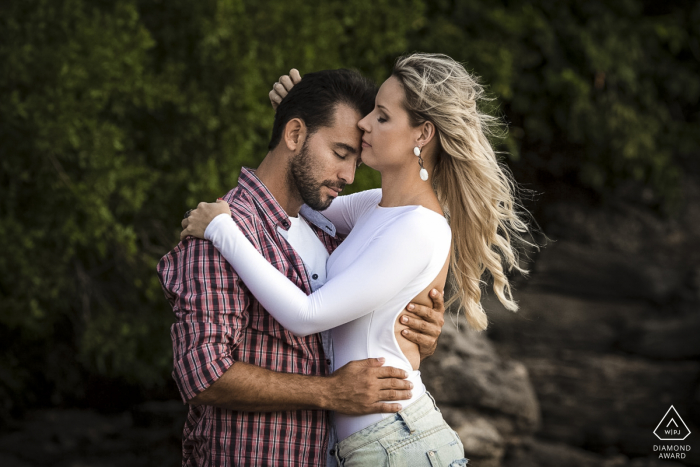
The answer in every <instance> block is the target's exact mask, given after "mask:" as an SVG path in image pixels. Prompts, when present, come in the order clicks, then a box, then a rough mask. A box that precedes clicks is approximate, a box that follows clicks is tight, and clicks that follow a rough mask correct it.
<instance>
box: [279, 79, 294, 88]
mask: <svg viewBox="0 0 700 467" xmlns="http://www.w3.org/2000/svg"><path fill="white" fill-rule="evenodd" d="M279 83H280V84H281V85H282V86H284V89H285V90H286V91H287V92H289V91H290V90H291V89H292V88H293V87H294V83H292V78H290V77H289V75H284V76H281V77H280V80H279Z"/></svg>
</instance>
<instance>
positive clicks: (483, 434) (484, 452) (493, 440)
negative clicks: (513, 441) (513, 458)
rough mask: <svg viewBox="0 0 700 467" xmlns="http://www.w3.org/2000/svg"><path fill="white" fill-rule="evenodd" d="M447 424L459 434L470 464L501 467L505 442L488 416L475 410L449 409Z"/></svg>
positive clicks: (444, 414)
mask: <svg viewBox="0 0 700 467" xmlns="http://www.w3.org/2000/svg"><path fill="white" fill-rule="evenodd" d="M448 409H449V410H448V411H443V416H444V417H445V420H446V421H447V423H448V424H449V425H450V426H451V427H452V428H453V429H454V430H455V431H456V432H457V433H458V434H459V437H460V439H461V440H462V444H464V452H465V455H466V457H467V458H468V459H469V462H470V463H471V464H474V465H478V466H480V467H500V465H501V460H502V458H503V455H504V454H505V440H504V439H503V436H501V434H500V433H499V431H498V429H497V428H496V426H494V425H493V424H492V423H491V421H490V420H489V418H488V417H487V416H484V415H482V414H480V413H479V412H477V411H475V410H470V409H456V408H454V407H449V408H448Z"/></svg>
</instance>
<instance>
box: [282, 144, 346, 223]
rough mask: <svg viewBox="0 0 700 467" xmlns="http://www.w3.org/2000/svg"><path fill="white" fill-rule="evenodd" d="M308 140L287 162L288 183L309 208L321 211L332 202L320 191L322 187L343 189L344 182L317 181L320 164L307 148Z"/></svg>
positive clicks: (331, 199)
mask: <svg viewBox="0 0 700 467" xmlns="http://www.w3.org/2000/svg"><path fill="white" fill-rule="evenodd" d="M307 143H308V140H307V141H304V145H303V146H302V148H301V151H299V153H298V154H296V155H295V156H294V157H292V160H291V161H290V163H289V171H288V178H289V185H290V187H291V188H292V189H293V190H296V192H297V193H298V195H299V197H300V198H301V200H302V201H303V202H304V203H305V204H306V205H308V206H309V207H310V208H312V209H314V210H316V211H323V210H324V209H326V208H328V206H330V205H331V203H332V202H333V198H332V197H330V196H328V195H325V194H323V193H322V191H321V189H322V188H323V187H331V188H338V189H341V190H342V189H343V188H344V187H345V183H344V182H342V181H340V180H339V181H336V182H334V181H332V180H323V181H319V180H318V177H317V176H316V171H317V169H318V167H320V166H321V164H320V163H319V162H318V158H315V157H314V156H313V155H312V153H311V151H309V148H308V145H307Z"/></svg>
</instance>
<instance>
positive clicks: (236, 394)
mask: <svg viewBox="0 0 700 467" xmlns="http://www.w3.org/2000/svg"><path fill="white" fill-rule="evenodd" d="M375 94H376V88H375V87H374V85H372V84H371V83H370V82H369V81H367V80H366V79H365V78H363V77H362V76H361V75H359V74H358V73H355V72H350V71H348V70H332V71H322V72H318V73H311V74H308V75H306V76H305V77H304V80H303V81H302V82H301V83H300V84H297V85H296V86H294V88H293V89H292V90H291V91H290V93H289V95H288V96H287V97H286V98H285V99H284V101H282V103H281V104H280V105H279V107H278V109H277V113H276V116H275V123H274V127H273V132H272V138H271V141H270V145H269V149H270V151H269V152H268V154H267V155H266V156H265V159H264V160H263V161H262V163H261V164H260V166H259V167H258V169H257V170H256V171H255V172H253V171H252V170H250V169H245V168H244V169H243V170H242V171H241V175H240V177H239V183H238V186H237V187H236V188H235V189H233V190H231V191H230V192H229V193H228V194H227V195H226V196H225V197H224V200H225V201H227V202H228V203H229V205H230V208H231V214H232V216H233V217H234V219H235V221H236V223H237V224H238V226H239V227H240V228H241V230H242V231H243V232H244V233H245V234H246V236H247V237H248V239H249V240H250V241H251V242H252V243H253V244H254V245H255V246H256V247H257V249H258V250H259V251H260V252H261V253H262V254H263V255H264V256H265V257H266V258H267V259H268V261H270V262H271V263H272V264H273V265H275V266H276V267H277V268H278V269H279V270H280V271H282V272H283V273H284V274H286V275H287V277H288V278H289V279H290V280H292V281H294V282H295V283H296V284H297V286H298V287H299V288H301V289H302V290H304V291H305V292H306V293H307V294H308V293H311V292H312V291H313V290H315V289H316V288H317V287H320V286H321V285H322V284H323V282H324V281H325V263H326V260H327V258H328V255H329V254H330V253H331V252H332V251H333V250H334V249H335V248H336V247H337V246H338V245H339V244H340V241H341V239H340V238H338V237H337V236H336V235H335V228H334V227H333V225H332V224H331V223H330V222H329V221H328V220H327V219H325V218H324V217H323V215H322V214H320V213H319V212H318V210H322V209H325V208H326V207H328V205H329V204H330V203H331V202H332V200H333V198H334V197H335V196H337V195H338V193H339V192H340V191H342V189H343V187H344V186H345V185H346V184H348V183H352V181H353V179H354V176H355V169H356V168H357V166H358V165H359V163H360V159H359V156H360V151H361V132H360V130H359V129H358V128H357V122H358V121H359V120H360V119H361V118H362V116H363V115H365V114H366V113H368V112H369V111H370V110H371V109H372V107H373V105H374V104H373V103H374V96H375ZM184 224H186V223H184ZM158 274H159V277H160V279H161V283H162V285H163V288H164V290H165V292H166V296H167V298H168V300H169V301H170V303H171V305H172V306H173V311H174V312H175V314H176V317H177V321H176V322H175V324H174V325H173V327H172V331H171V337H172V339H173V351H174V366H175V369H174V371H173V377H174V379H175V381H176V382H177V385H178V388H179V390H180V392H181V394H182V397H183V399H184V400H185V402H187V403H189V404H190V408H189V414H188V418H187V423H186V425H185V429H184V433H183V465H187V466H191V465H192V466H193V465H212V466H248V465H250V466H253V465H254V466H262V465H270V466H302V465H309V466H318V465H327V464H329V463H332V462H333V461H332V460H331V459H332V456H331V457H329V448H330V447H331V446H332V445H333V444H334V441H333V438H332V436H333V434H332V432H331V430H330V423H329V419H328V417H329V414H328V411H329V410H334V411H338V412H342V413H347V414H366V413H378V412H396V411H398V410H400V406H399V404H392V403H390V402H385V401H398V400H405V399H408V398H409V397H410V383H408V382H407V381H404V378H405V377H406V376H407V375H405V373H404V372H403V371H402V370H399V369H395V368H390V367H382V366H381V365H382V360H381V359H368V360H364V361H358V362H351V363H349V364H347V365H345V366H344V367H342V368H340V369H337V370H336V371H335V372H333V373H332V374H330V373H331V370H332V368H333V367H332V360H331V359H332V348H331V343H330V342H329V341H328V336H327V333H324V334H323V335H318V334H316V335H312V336H307V337H295V336H294V335H292V334H291V333H290V332H288V331H286V330H285V329H284V328H282V327H281V326H280V324H279V323H277V321H275V320H274V319H273V318H272V317H271V316H270V315H269V314H268V313H267V312H266V311H265V310H264V309H263V308H262V307H261V306H260V304H259V303H258V302H257V300H255V298H254V297H253V296H252V294H250V293H249V292H248V291H247V290H246V288H245V285H244V284H242V283H241V282H240V280H239V278H238V276H237V275H236V272H235V271H234V270H233V269H232V268H231V267H230V265H229V264H228V263H227V262H226V260H225V259H223V257H221V255H220V254H219V253H218V252H217V251H216V249H215V248H214V247H213V246H212V245H211V244H210V243H209V242H206V241H202V240H198V239H194V238H185V239H184V240H183V241H182V242H181V243H180V244H179V245H178V246H177V247H176V248H175V249H173V250H172V251H171V252H170V253H168V254H167V255H166V256H164V257H163V258H162V260H161V261H160V263H159V265H158ZM358 293H362V291H358ZM435 298H436V304H434V305H433V306H435V307H436V308H437V311H436V310H430V309H426V308H425V307H421V306H419V305H415V306H414V308H413V312H414V313H416V314H417V315H418V316H421V317H423V318H424V319H423V320H419V319H416V318H415V317H411V318H410V319H409V321H408V323H407V324H408V326H410V327H411V328H412V329H413V330H414V331H413V332H411V333H410V334H409V335H408V336H407V337H408V338H409V339H410V340H412V341H414V342H415V343H417V344H419V347H420V349H421V354H422V355H428V354H431V353H432V352H433V351H434V348H435V344H436V339H437V336H438V335H439V333H440V327H441V326H442V323H443V321H442V312H443V311H444V307H443V304H442V295H441V294H436V297H435ZM409 306H410V305H409ZM421 330H423V332H422V333H421Z"/></svg>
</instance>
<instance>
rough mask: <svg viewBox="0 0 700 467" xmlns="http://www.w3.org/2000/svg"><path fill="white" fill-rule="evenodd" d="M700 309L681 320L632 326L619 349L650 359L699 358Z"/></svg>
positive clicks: (654, 321)
mask: <svg viewBox="0 0 700 467" xmlns="http://www.w3.org/2000/svg"><path fill="white" fill-rule="evenodd" d="M698 336H700V310H699V311H698V312H696V313H693V314H686V315H684V316H680V317H674V316H670V317H667V318H665V319H650V320H645V321H642V322H639V323H633V324H632V325H631V326H630V329H628V330H627V331H626V333H625V335H624V336H623V337H622V339H621V342H620V348H621V349H623V350H625V351H627V352H631V353H635V354H638V355H646V356H649V357H653V358H668V359H683V358H693V357H700V343H698V341H697V338H698Z"/></svg>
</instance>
